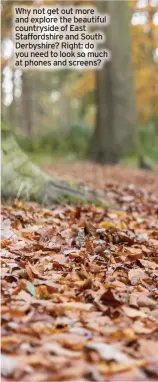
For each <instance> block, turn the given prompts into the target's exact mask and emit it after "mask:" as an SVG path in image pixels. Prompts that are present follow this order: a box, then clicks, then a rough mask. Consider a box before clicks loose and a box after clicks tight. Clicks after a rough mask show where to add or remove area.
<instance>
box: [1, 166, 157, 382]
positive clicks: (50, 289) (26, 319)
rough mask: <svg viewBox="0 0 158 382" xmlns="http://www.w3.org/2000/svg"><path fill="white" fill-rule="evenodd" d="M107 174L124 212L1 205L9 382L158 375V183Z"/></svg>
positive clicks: (108, 187)
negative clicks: (142, 181)
mask: <svg viewBox="0 0 158 382" xmlns="http://www.w3.org/2000/svg"><path fill="white" fill-rule="evenodd" d="M98 169H99V167H98ZM105 171H107V170H105ZM103 172H104V169H103V168H100V174H101V173H102V178H101V179H102V180H101V179H100V184H99V187H100V188H102V192H104V193H105V196H106V200H109V201H110V202H115V204H117V205H119V206H120V207H121V210H114V209H108V210H107V209H103V208H97V207H95V206H92V205H91V206H87V205H82V206H80V205H78V206H68V205H66V206H62V205H61V206H51V207H50V208H49V209H48V208H44V207H43V208H42V207H41V206H39V205H37V204H33V203H26V204H25V203H23V202H21V201H17V202H15V203H14V204H13V205H10V206H9V205H8V204H4V205H3V206H2V220H3V224H2V250H1V262H2V265H1V278H2V281H1V288H2V310H1V315H2V343H1V346H2V382H6V381H7V382H11V381H12V382H15V381H16V382H17V381H24V382H25V381H28V382H34V381H36V382H40V381H78V382H84V381H85V382H86V381H97V382H103V381H126V382H127V381H149V380H158V341H157V339H158V331H157V330H158V288H157V286H158V198H157V194H156V191H155V184H156V181H157V180H156V177H155V181H154V180H153V183H151V181H148V180H149V179H150V175H148V174H147V173H141V176H142V177H144V187H143V188H142V187H140V183H139V181H138V179H136V178H135V177H134V176H133V178H132V176H130V175H129V178H128V180H127V181H126V179H125V178H126V176H125V174H124V173H123V175H120V174H119V175H118V177H119V176H124V180H123V181H119V179H118V184H117V186H116V181H117V179H116V178H114V179H115V181H112V180H110V182H109V183H108V179H107V178H106V182H104V180H103V179H104V177H103ZM115 172H116V169H115V170H114V173H115ZM72 173H73V172H72ZM92 173H93V172H91V180H92V179H94V174H93V176H92ZM110 174H111V177H112V173H110ZM128 174H130V172H129V170H128ZM138 175H139V174H138ZM152 176H153V175H151V177H152ZM88 177H90V173H89V172H88V175H87V177H86V174H85V173H83V180H84V182H86V181H87V184H88V183H89V184H91V186H92V185H93V186H94V183H93V182H91V180H90V179H89V178H88ZM138 178H139V176H138ZM129 179H130V182H129ZM141 179H142V178H141ZM145 179H146V181H147V184H148V186H150V190H149V189H148V187H146V186H145ZM95 181H96V176H95ZM92 183H93V184H92Z"/></svg>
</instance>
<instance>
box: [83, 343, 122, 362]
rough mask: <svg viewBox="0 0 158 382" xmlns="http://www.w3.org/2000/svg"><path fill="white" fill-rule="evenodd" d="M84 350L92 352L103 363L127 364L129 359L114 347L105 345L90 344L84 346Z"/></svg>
mask: <svg viewBox="0 0 158 382" xmlns="http://www.w3.org/2000/svg"><path fill="white" fill-rule="evenodd" d="M85 350H94V351H96V352H98V353H99V355H100V357H101V358H102V359H104V360H105V361H112V360H113V361H116V362H128V361H129V358H128V357H127V356H126V355H125V354H123V353H122V352H121V351H120V350H119V349H117V348H116V347H115V346H113V345H110V344H105V343H97V342H90V343H88V344H86V345H85Z"/></svg>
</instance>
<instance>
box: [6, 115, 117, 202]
mask: <svg viewBox="0 0 158 382" xmlns="http://www.w3.org/2000/svg"><path fill="white" fill-rule="evenodd" d="M2 197H12V198H22V199H25V200H34V201H38V202H42V203H44V204H47V205H48V204H51V203H55V202H56V203H57V202H67V203H76V202H81V201H84V202H91V203H93V204H97V205H100V206H103V207H111V208H117V207H116V206H110V205H109V204H107V203H106V201H103V200H101V199H100V198H99V197H98V196H96V193H94V192H92V191H87V189H86V188H85V189H84V188H82V190H79V189H78V188H77V187H76V186H73V185H70V184H68V183H66V182H64V181H62V182H60V181H59V180H58V179H57V178H55V177H50V176H49V175H47V174H46V173H44V172H43V171H42V170H41V169H40V168H39V167H38V166H36V165H34V164H33V163H32V162H31V161H30V160H29V159H28V157H27V155H26V154H25V153H24V152H23V151H22V150H21V149H20V147H19V146H18V144H17V142H16V140H15V138H14V136H13V134H12V133H11V132H10V131H9V130H8V129H7V127H6V126H5V125H4V124H3V123H2ZM117 209H118V208H117Z"/></svg>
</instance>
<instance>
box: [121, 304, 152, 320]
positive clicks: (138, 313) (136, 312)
mask: <svg viewBox="0 0 158 382" xmlns="http://www.w3.org/2000/svg"><path fill="white" fill-rule="evenodd" d="M122 310H123V311H124V313H125V314H126V315H127V316H128V317H131V318H135V317H142V318H144V317H147V315H146V313H144V312H142V311H141V310H137V309H134V308H130V307H129V306H122Z"/></svg>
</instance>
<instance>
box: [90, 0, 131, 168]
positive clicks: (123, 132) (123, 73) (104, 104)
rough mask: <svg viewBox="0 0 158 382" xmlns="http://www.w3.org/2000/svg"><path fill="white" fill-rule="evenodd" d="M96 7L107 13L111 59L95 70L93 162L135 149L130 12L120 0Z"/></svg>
mask: <svg viewBox="0 0 158 382" xmlns="http://www.w3.org/2000/svg"><path fill="white" fill-rule="evenodd" d="M97 7H98V10H99V11H101V12H103V13H108V14H109V15H110V20H111V21H110V25H109V26H108V27H107V33H106V37H107V38H106V46H107V47H108V48H109V49H110V50H111V52H112V59H111V60H110V61H108V62H107V63H106V64H105V65H104V67H103V68H102V69H101V70H98V71H97V72H96V85H97V90H96V96H97V98H96V102H97V119H96V128H95V131H94V135H93V138H92V142H91V145H90V151H91V157H92V158H93V159H94V160H96V161H99V162H101V163H116V162H117V160H118V159H119V158H120V157H121V156H122V154H124V153H127V152H128V153H129V152H134V151H136V139H135V138H136V137H135V136H136V134H135V131H136V109H135V101H134V87H133V76H132V65H131V47H130V35H129V31H128V29H129V12H128V4H127V2H123V1H121V2H120V1H117V2H115V1H112V2H111V1H106V2H103V1H99V2H97ZM118 15H119V17H118Z"/></svg>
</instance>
